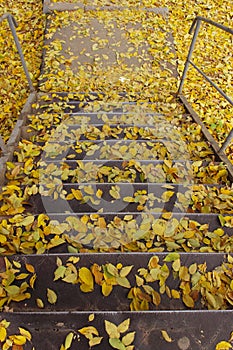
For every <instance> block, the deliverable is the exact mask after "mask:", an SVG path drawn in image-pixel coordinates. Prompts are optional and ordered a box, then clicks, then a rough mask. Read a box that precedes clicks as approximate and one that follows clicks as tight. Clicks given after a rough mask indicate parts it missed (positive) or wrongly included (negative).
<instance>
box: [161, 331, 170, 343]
mask: <svg viewBox="0 0 233 350" xmlns="http://www.w3.org/2000/svg"><path fill="white" fill-rule="evenodd" d="M161 333H162V336H163V339H164V340H166V342H168V343H171V342H172V338H171V337H169V335H168V333H167V331H164V330H161Z"/></svg>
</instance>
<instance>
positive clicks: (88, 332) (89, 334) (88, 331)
mask: <svg viewBox="0 0 233 350" xmlns="http://www.w3.org/2000/svg"><path fill="white" fill-rule="evenodd" d="M78 331H79V333H81V334H83V335H84V336H85V337H86V338H87V339H92V338H93V334H94V335H97V336H98V335H99V332H98V331H97V329H96V328H95V327H93V326H88V327H83V328H81V329H79V330H78Z"/></svg>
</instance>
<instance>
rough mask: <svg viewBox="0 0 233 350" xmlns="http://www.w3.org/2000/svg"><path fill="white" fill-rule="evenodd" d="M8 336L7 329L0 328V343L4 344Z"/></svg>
mask: <svg viewBox="0 0 233 350" xmlns="http://www.w3.org/2000/svg"><path fill="white" fill-rule="evenodd" d="M6 336H7V331H6V328H4V327H0V342H4V341H5V339H6Z"/></svg>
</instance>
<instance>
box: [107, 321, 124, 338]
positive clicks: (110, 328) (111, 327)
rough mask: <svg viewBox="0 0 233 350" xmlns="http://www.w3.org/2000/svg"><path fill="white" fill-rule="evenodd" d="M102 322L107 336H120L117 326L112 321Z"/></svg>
mask: <svg viewBox="0 0 233 350" xmlns="http://www.w3.org/2000/svg"><path fill="white" fill-rule="evenodd" d="M104 324H105V330H106V332H107V333H108V335H109V338H117V339H119V338H120V332H119V330H118V327H117V326H116V325H115V324H114V323H112V322H109V321H107V320H105V321H104ZM127 329H128V328H127Z"/></svg>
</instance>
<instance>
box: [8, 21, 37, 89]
mask: <svg viewBox="0 0 233 350" xmlns="http://www.w3.org/2000/svg"><path fill="white" fill-rule="evenodd" d="M6 18H7V21H8V23H9V26H10V29H11V32H12V35H13V38H14V41H15V45H16V48H17V50H18V53H19V56H20V60H21V63H22V65H23V69H24V72H25V75H26V78H27V81H28V85H29V88H30V91H31V92H33V91H35V88H34V86H33V83H32V80H31V77H30V74H29V71H28V68H27V64H26V61H25V59H24V55H23V51H22V48H21V45H20V42H19V39H18V36H17V33H16V30H15V27H16V26H17V23H16V21H15V19H14V17H13V16H12V15H10V14H8V15H7V16H6Z"/></svg>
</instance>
